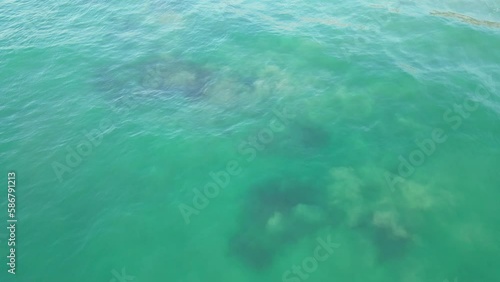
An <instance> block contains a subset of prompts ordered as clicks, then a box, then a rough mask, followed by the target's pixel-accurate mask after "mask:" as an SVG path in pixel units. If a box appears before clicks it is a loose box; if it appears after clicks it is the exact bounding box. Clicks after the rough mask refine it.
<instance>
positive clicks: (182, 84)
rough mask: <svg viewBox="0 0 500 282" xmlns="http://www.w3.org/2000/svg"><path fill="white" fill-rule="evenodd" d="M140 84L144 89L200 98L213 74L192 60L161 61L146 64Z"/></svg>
mask: <svg viewBox="0 0 500 282" xmlns="http://www.w3.org/2000/svg"><path fill="white" fill-rule="evenodd" d="M140 75H141V77H140V79H139V84H140V86H141V87H142V88H143V89H144V90H153V91H160V92H163V93H164V94H168V95H182V96H184V97H187V98H200V97H201V96H203V94H204V91H205V88H206V87H207V86H208V83H209V81H210V79H212V74H211V73H210V72H209V71H208V70H207V69H205V68H203V67H201V66H199V65H196V64H194V63H191V62H186V61H181V60H173V61H160V62H155V63H151V64H148V65H146V66H144V70H143V71H141V74H140Z"/></svg>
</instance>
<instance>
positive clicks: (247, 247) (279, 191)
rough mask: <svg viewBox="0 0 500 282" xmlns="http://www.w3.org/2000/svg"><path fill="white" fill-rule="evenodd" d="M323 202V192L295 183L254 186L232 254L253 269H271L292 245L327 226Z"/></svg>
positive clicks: (278, 181) (276, 181)
mask: <svg viewBox="0 0 500 282" xmlns="http://www.w3.org/2000/svg"><path fill="white" fill-rule="evenodd" d="M322 198H323V197H322V196H321V193H320V190H318V189H316V188H315V187H311V186H308V185H305V184H302V183H300V182H298V181H293V180H291V181H281V180H273V181H268V182H266V183H263V184H260V185H257V186H255V187H254V188H253V189H252V190H251V194H250V195H249V196H248V198H247V199H248V202H247V203H246V204H245V205H244V208H243V210H242V215H241V220H240V226H239V228H238V230H237V232H236V234H235V235H234V236H233V237H232V238H231V240H230V242H229V253H230V254H231V255H233V256H235V257H237V258H238V259H239V260H241V261H242V262H244V263H245V264H246V265H247V266H249V267H251V268H256V269H261V268H266V267H268V266H270V265H271V264H272V262H273V260H274V257H275V256H276V255H277V254H278V253H280V252H281V251H283V250H284V249H285V248H286V247H287V246H288V245H289V244H292V243H293V242H296V241H297V240H298V239H300V238H302V237H303V236H306V235H307V234H309V233H311V232H314V231H315V230H317V228H318V227H319V226H320V225H321V224H322V223H324V221H325V218H326V215H325V213H324V212H323V210H322V208H321V199H322Z"/></svg>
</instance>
